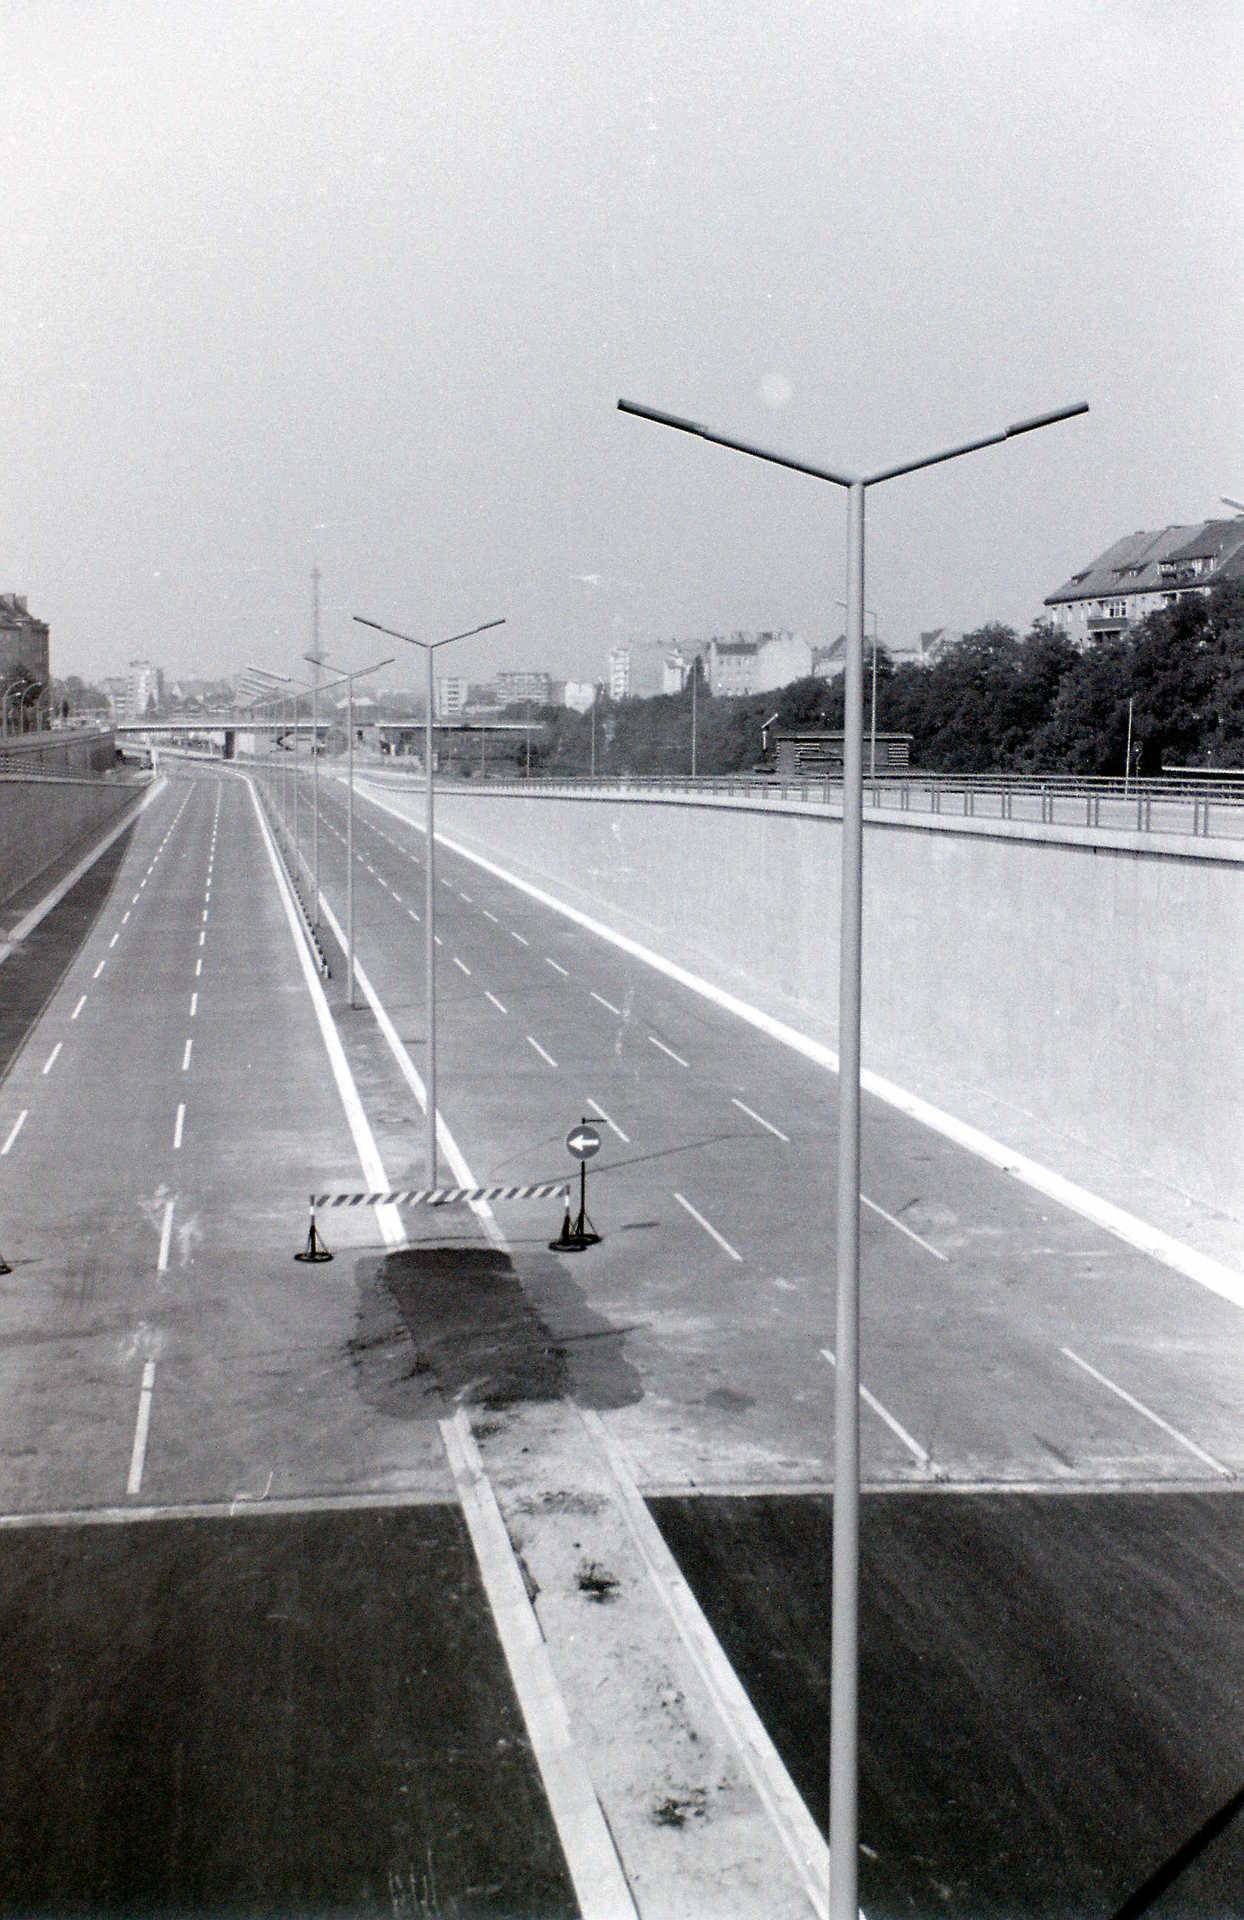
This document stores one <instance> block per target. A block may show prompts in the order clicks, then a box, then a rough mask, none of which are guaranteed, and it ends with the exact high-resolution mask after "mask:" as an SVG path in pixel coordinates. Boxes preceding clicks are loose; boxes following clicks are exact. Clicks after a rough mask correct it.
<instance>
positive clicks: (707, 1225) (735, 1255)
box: [674, 1193, 743, 1264]
mask: <svg viewBox="0 0 1244 1920" xmlns="http://www.w3.org/2000/svg"><path fill="white" fill-rule="evenodd" d="M674 1198H675V1200H677V1202H678V1204H679V1206H680V1207H685V1208H686V1210H687V1212H688V1213H689V1214H690V1215H691V1218H692V1219H693V1220H694V1221H695V1223H696V1225H697V1226H701V1227H703V1229H704V1231H705V1233H707V1234H708V1235H709V1237H710V1239H713V1240H715V1241H716V1242H717V1245H718V1246H719V1247H720V1248H721V1249H722V1250H723V1252H725V1253H728V1254H729V1255H730V1258H731V1259H732V1260H737V1261H739V1263H740V1264H741V1263H742V1260H743V1256H742V1254H741V1253H739V1252H738V1250H737V1248H735V1247H732V1246H731V1245H730V1242H729V1241H728V1240H727V1239H726V1237H725V1235H724V1234H722V1233H718V1231H717V1229H716V1227H715V1226H714V1225H713V1223H712V1221H711V1220H706V1219H705V1218H704V1215H703V1214H702V1213H701V1212H699V1210H698V1209H697V1208H696V1207H693V1206H692V1204H691V1202H690V1200H688V1199H687V1197H686V1195H685V1194H681V1193H676V1194H675V1195H674Z"/></svg>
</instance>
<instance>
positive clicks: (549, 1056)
mask: <svg viewBox="0 0 1244 1920" xmlns="http://www.w3.org/2000/svg"><path fill="white" fill-rule="evenodd" d="M527 1045H528V1046H529V1047H534V1048H535V1050H536V1052H537V1053H538V1054H539V1056H540V1058H541V1059H542V1060H547V1061H548V1063H549V1065H550V1066H551V1067H555V1066H556V1065H557V1062H556V1060H554V1058H553V1056H552V1054H551V1053H546V1052H545V1051H544V1048H543V1047H542V1046H541V1045H540V1042H539V1041H538V1040H533V1039H532V1037H531V1035H530V1034H528V1035H527Z"/></svg>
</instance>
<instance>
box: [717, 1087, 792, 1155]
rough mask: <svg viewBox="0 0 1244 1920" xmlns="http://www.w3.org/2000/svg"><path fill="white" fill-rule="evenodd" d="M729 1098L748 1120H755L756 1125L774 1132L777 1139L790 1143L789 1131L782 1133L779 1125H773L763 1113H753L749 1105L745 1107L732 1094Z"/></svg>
mask: <svg viewBox="0 0 1244 1920" xmlns="http://www.w3.org/2000/svg"><path fill="white" fill-rule="evenodd" d="M730 1100H731V1104H732V1105H733V1106H736V1107H737V1108H738V1110H739V1112H740V1113H745V1114H746V1115H747V1117H748V1119H749V1120H754V1121H755V1122H756V1124H757V1126H759V1127H767V1128H768V1129H769V1132H770V1133H775V1134H776V1135H777V1137H778V1139H779V1140H785V1142H786V1144H787V1146H788V1147H789V1145H790V1135H789V1133H783V1132H782V1129H781V1127H775V1126H774V1124H773V1122H772V1120H766V1119H765V1118H764V1116H763V1114H759V1113H753V1112H752V1109H751V1108H750V1107H745V1106H744V1104H743V1102H742V1101H741V1100H736V1099H735V1097H734V1095H733V1094H731V1095H730Z"/></svg>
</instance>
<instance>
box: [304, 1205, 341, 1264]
mask: <svg viewBox="0 0 1244 1920" xmlns="http://www.w3.org/2000/svg"><path fill="white" fill-rule="evenodd" d="M332 1257H333V1256H332V1254H331V1253H330V1252H329V1251H328V1248H327V1247H326V1246H325V1245H324V1242H323V1241H322V1240H321V1239H320V1236H319V1234H318V1233H317V1232H316V1228H315V1201H314V1200H312V1202H311V1227H310V1231H309V1232H308V1234H307V1244H306V1246H305V1247H304V1248H303V1250H302V1252H301V1253H296V1254H295V1255H294V1258H295V1260H306V1261H310V1262H311V1263H312V1264H313V1265H316V1266H318V1265H319V1263H320V1261H322V1260H331V1259H332Z"/></svg>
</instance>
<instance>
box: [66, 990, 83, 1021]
mask: <svg viewBox="0 0 1244 1920" xmlns="http://www.w3.org/2000/svg"><path fill="white" fill-rule="evenodd" d="M85 1005H86V995H85V994H83V995H82V998H81V999H80V1000H79V1002H78V1004H77V1006H76V1007H75V1008H74V1010H73V1012H72V1013H71V1014H70V1016H69V1018H70V1019H71V1020H76V1019H77V1017H78V1015H79V1014H80V1013H81V1011H82V1009H83V1007H84V1006H85Z"/></svg>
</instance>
